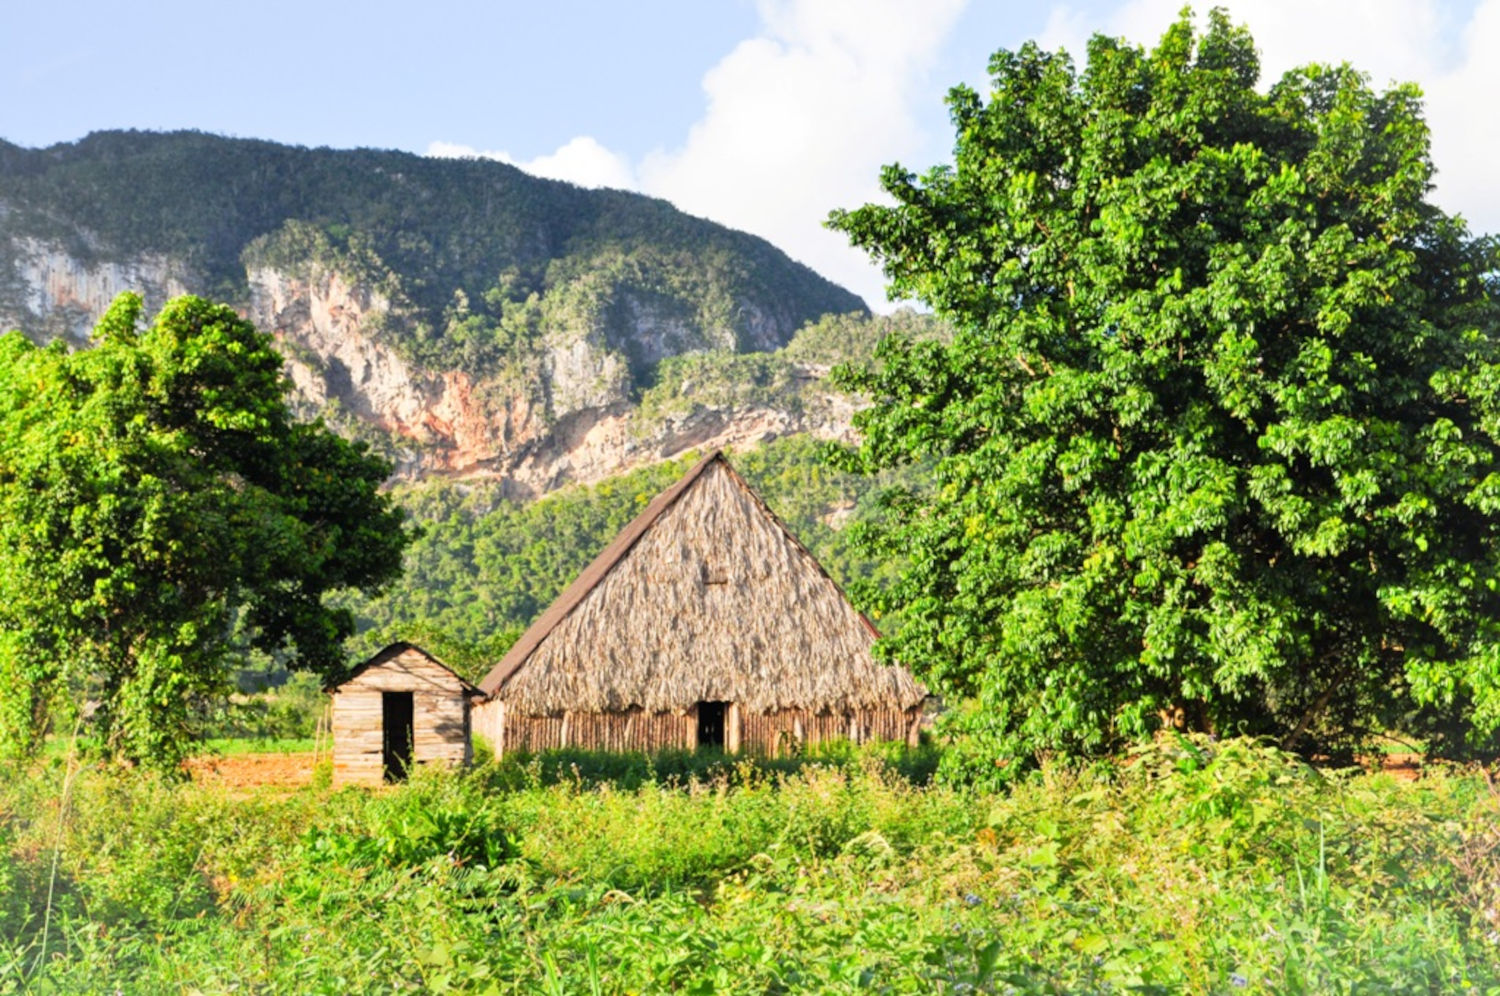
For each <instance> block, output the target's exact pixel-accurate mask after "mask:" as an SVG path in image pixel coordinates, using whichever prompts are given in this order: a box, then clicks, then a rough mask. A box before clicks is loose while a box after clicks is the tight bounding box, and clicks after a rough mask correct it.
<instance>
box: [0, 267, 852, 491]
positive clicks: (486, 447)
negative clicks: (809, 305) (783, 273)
mask: <svg viewBox="0 0 1500 996" xmlns="http://www.w3.org/2000/svg"><path fill="white" fill-rule="evenodd" d="M12 258H13V264H12V269H11V272H10V274H9V275H8V283H7V286H6V288H5V289H4V291H5V292H4V293H3V294H0V301H3V302H4V303H5V304H7V305H9V310H7V311H0V317H4V318H5V319H6V321H7V322H9V324H11V325H14V326H19V327H22V328H25V329H26V330H27V331H28V333H31V334H33V336H35V337H36V338H39V339H53V338H58V337H63V338H66V339H68V340H70V341H72V342H74V343H75V344H81V343H83V342H85V341H86V340H87V337H88V333H89V330H90V329H91V328H92V327H93V324H94V322H95V321H96V320H97V319H98V317H99V315H100V314H102V313H103V311H104V310H105V309H106V308H107V307H108V305H109V303H110V301H111V300H113V298H114V297H115V295H117V294H119V293H120V292H122V291H125V290H135V291H138V292H141V293H143V295H144V296H145V300H146V305H147V308H148V310H153V311H154V310H155V309H157V308H159V307H160V306H161V304H163V303H164V302H165V301H166V300H167V298H169V297H170V296H172V295H175V294H180V293H186V292H189V291H190V290H191V289H192V287H193V284H194V283H195V281H194V278H193V274H191V273H190V272H188V271H187V270H186V269H185V268H184V267H182V266H181V265H180V264H178V263H177V262H175V261H173V260H170V259H166V258H162V257H156V256H150V255H143V256H139V257H133V258H131V259H128V260H123V261H119V260H117V261H108V262H87V261H84V260H82V259H79V258H77V257H75V256H72V255H70V254H69V253H68V252H66V251H65V250H64V249H63V248H62V247H61V246H59V245H54V244H44V243H40V242H37V241H35V240H20V241H18V242H17V243H16V244H15V246H14V252H13V256H12ZM247 279H248V285H249V297H248V301H247V302H246V303H245V305H244V307H243V309H242V310H243V312H244V313H245V315H246V317H248V318H249V319H250V320H251V321H253V322H254V323H255V324H256V326H257V327H259V328H261V329H263V330H265V331H268V332H270V333H271V334H273V335H274V336H275V337H276V340H277V342H278V344H279V345H280V347H281V350H282V352H283V353H284V355H285V356H286V357H287V374H288V376H289V378H290V380H291V384H292V387H293V402H294V404H295V406H296V407H297V408H298V410H299V411H300V412H301V413H302V414H303V415H305V416H308V417H311V416H315V415H321V416H323V417H325V418H327V419H328V420H329V421H330V422H331V423H333V424H335V425H337V426H339V427H341V428H343V429H345V430H346V431H352V432H353V433H354V434H356V435H359V436H362V437H364V438H367V439H370V440H372V441H373V442H375V444H376V445H377V447H378V448H380V449H382V450H384V451H385V452H386V453H388V454H389V455H390V456H391V457H392V458H393V459H394V461H395V463H396V467H397V474H398V476H401V477H406V478H415V477H422V476H427V475H445V476H456V477H469V478H491V479H495V478H498V479H501V480H503V481H505V482H506V484H507V490H509V491H510V492H511V493H513V494H514V495H516V496H517V497H534V496H536V495H539V494H542V493H545V492H547V491H550V490H553V489H555V488H558V487H561V486H563V485H566V484H570V483H591V482H595V481H598V480H601V479H603V478H606V477H609V476H612V475H614V474H618V473H621V472H624V471H627V470H630V469H632V468H634V467H637V466H640V465H642V464H645V463H651V462H655V461H659V460H664V459H669V458H671V457H675V456H677V455H679V454H681V453H683V452H685V451H687V450H690V449H695V448H698V449H703V448H712V447H720V446H743V445H746V444H749V443H754V442H762V441H768V440H770V439H774V438H777V437H780V436H786V435H790V434H794V433H799V432H813V433H816V434H818V435H820V436H824V437H832V438H839V437H847V435H848V433H849V431H850V428H849V419H850V416H851V415H852V409H851V407H850V406H849V404H848V402H847V401H846V400H844V399H841V398H839V397H838V396H836V395H831V394H830V395H828V396H826V397H823V398H821V400H819V401H816V402H815V403H813V404H811V405H799V406H795V407H794V408H791V409H788V410H782V409H779V408H776V407H775V406H772V405H766V404H755V405H747V406H742V407H738V408H715V407H713V406H711V405H689V406H688V407H687V409H686V410H685V411H683V412H681V413H679V414H676V415H673V416H671V417H658V418H656V419H654V420H652V421H651V422H650V424H647V423H646V422H645V421H644V420H643V419H642V417H641V416H640V414H639V412H638V410H637V408H636V406H635V405H634V403H633V402H632V390H633V387H632V385H633V379H632V368H634V369H637V370H639V369H640V368H641V365H643V364H654V363H657V362H659V361H660V360H662V359H665V358H667V357H669V356H673V355H676V354H678V353H680V352H682V351H684V350H686V349H703V348H705V346H715V345H716V346H719V348H725V347H731V348H732V345H733V344H730V343H724V344H718V343H709V342H706V341H705V333H704V332H703V331H702V330H700V329H698V328H696V327H694V326H693V325H692V323H691V322H690V321H688V320H687V319H685V318H683V317H681V316H677V315H674V314H672V313H671V311H670V310H667V309H663V308H660V307H656V306H654V305H653V303H652V302H650V301H640V300H636V301H630V302H628V308H627V310H626V314H627V315H628V324H627V326H626V327H624V328H623V329H622V328H621V326H620V323H619V321H618V319H616V321H615V322H614V324H612V325H611V326H609V327H608V328H604V327H595V326H590V327H577V328H571V327H562V328H553V329H548V330H546V334H545V335H544V337H543V340H542V344H541V349H540V352H539V353H538V355H537V356H536V357H535V358H534V361H533V366H532V368H530V369H529V371H528V372H526V373H524V374H523V375H519V376H518V375H516V374H514V373H512V374H511V375H510V376H509V377H508V378H506V379H498V378H497V379H492V380H479V381H476V380H475V379H474V377H472V376H471V375H470V374H468V373H465V372H463V371H459V370H428V369H423V368H421V367H420V366H417V365H416V364H414V363H413V362H412V361H410V360H409V359H407V358H406V357H405V356H404V355H403V352H402V351H401V350H400V349H398V348H397V346H396V344H395V343H396V341H397V340H396V339H395V336H397V335H398V334H399V331H392V330H393V329H399V327H400V325H401V322H402V315H401V314H400V306H399V304H396V303H393V302H392V301H391V300H390V298H389V297H388V296H387V295H386V294H384V293H383V292H382V291H380V290H379V289H377V288H376V287H374V286H370V285H368V284H365V283H362V282H360V281H358V280H356V279H351V278H350V277H348V276H347V275H345V274H344V273H341V272H339V271H337V270H335V269H332V268H328V267H323V266H319V265H317V264H309V265H305V266H299V267H297V268H296V271H295V272H288V271H287V270H283V269H278V268H276V267H273V266H267V265H253V266H251V267H250V268H249V270H248V271H247ZM18 304H19V306H17V305H18ZM749 317H750V319H751V320H750V321H748V322H747V323H746V324H745V325H744V326H743V327H744V328H746V329H748V330H750V331H749V334H750V335H751V336H752V337H756V336H758V337H762V338H767V339H768V342H769V343H770V344H771V345H772V346H774V345H776V344H777V339H776V338H775V336H774V335H773V334H772V330H770V329H769V327H768V326H766V323H765V322H764V321H762V320H757V319H756V316H754V315H751V316H749ZM38 333H40V334H38Z"/></svg>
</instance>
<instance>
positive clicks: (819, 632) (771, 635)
mask: <svg viewBox="0 0 1500 996" xmlns="http://www.w3.org/2000/svg"><path fill="white" fill-rule="evenodd" d="M877 635H878V634H877V633H876V631H875V627H874V626H873V625H871V624H870V621H869V620H868V619H866V618H865V617H864V616H863V615H862V614H860V612H859V611H858V610H856V609H855V608H854V606H853V605H851V604H849V599H848V598H847V597H846V596H845V595H844V592H843V591H842V590H841V589H840V588H839V586H838V585H837V584H835V583H834V581H833V579H832V578H830V577H829V576H828V573H827V572H826V571H824V570H823V568H822V567H821V566H820V565H819V564H818V562H817V560H816V559H814V557H813V556H812V554H810V553H809V552H808V551H807V550H806V549H805V548H804V547H803V546H802V544H800V543H798V542H797V540H796V538H795V537H793V536H792V534H791V533H790V532H788V531H787V529H786V527H785V526H784V525H783V524H782V523H781V520H779V519H778V518H776V516H775V515H774V514H773V513H772V512H771V510H770V509H769V508H767V507H766V505H765V503H764V502H762V501H761V500H760V498H759V497H758V496H757V495H756V494H755V493H754V492H753V491H752V490H751V489H750V486H749V485H748V484H746V483H745V481H744V479H743V478H741V477H740V476H739V474H737V473H735V471H734V469H733V468H732V467H730V465H729V462H728V461H727V460H726V459H725V458H724V456H723V454H721V453H718V452H715V453H711V454H709V455H708V456H707V457H705V458H704V459H703V460H702V461H700V462H699V463H698V464H697V465H696V466H695V467H693V469H692V470H690V471H688V473H687V474H686V475H685V476H684V477H683V478H682V480H680V481H678V482H677V483H676V484H674V485H672V487H670V488H668V489H667V490H666V491H664V492H662V493H661V494H660V495H658V496H657V497H656V498H655V499H654V500H653V501H652V502H651V504H650V505H648V506H647V507H646V509H645V511H643V512H642V513H641V514H640V515H639V516H638V517H637V518H636V519H635V521H634V522H632V523H631V524H630V525H629V526H627V527H626V528H625V530H624V531H623V532H622V533H620V535H619V536H618V537H616V539H615V540H614V542H613V543H611V544H610V545H609V547H608V548H607V549H605V551H604V552H603V553H601V554H600V555H599V557H598V558H597V559H595V560H594V562H593V563H592V564H590V565H589V566H588V568H587V569H585V570H584V572H583V573H582V574H580V575H579V576H578V579H577V580H575V581H574V582H573V583H572V584H571V585H570V586H569V587H568V588H567V590H566V591H564V592H563V593H562V595H561V596H559V597H558V599H557V601H556V602H554V603H553V604H552V606H551V607H550V608H548V609H547V611H546V612H544V613H543V614H542V616H541V618H539V619H538V620H537V621H536V622H535V623H534V624H533V625H532V626H531V628H530V629H528V630H527V631H526V632H525V634H523V635H522V637H521V639H520V640H519V641H518V642H517V643H516V645H515V646H514V647H512V648H511V651H510V653H508V654H506V655H505V657H504V659H502V660H501V661H500V663H499V664H498V665H496V666H495V668H494V670H493V671H491V672H490V674H489V676H488V677H486V678H485V679H484V680H483V681H482V682H480V688H481V689H482V690H483V691H484V692H485V693H486V694H488V695H491V696H494V697H497V698H500V699H502V700H504V701H505V702H506V703H507V704H508V706H512V707H514V708H516V709H517V710H519V711H520V712H523V713H527V714H532V715H541V714H552V713H558V712H562V711H565V710H575V711H591V712H614V711H620V710H624V709H628V708H631V707H633V706H635V707H640V708H643V709H645V710H647V711H649V712H658V711H667V710H671V711H683V710H686V709H690V708H692V707H693V706H694V705H695V704H696V703H698V702H703V701H725V702H738V703H740V704H741V705H742V706H744V707H746V708H749V709H752V710H755V711H760V712H764V711H769V710H772V709H782V708H787V709H791V708H796V709H813V710H818V709H824V708H831V709H846V708H859V709H876V708H886V709H889V708H901V709H905V708H909V707H911V706H913V705H916V704H917V703H919V702H920V701H921V700H922V699H923V697H925V695H926V694H927V693H926V690H925V689H923V688H922V687H921V686H920V685H918V684H917V683H916V681H914V680H913V679H912V676H911V675H910V674H909V673H908V672H907V671H906V670H905V669H904V668H900V667H892V666H886V665H881V664H879V663H877V662H876V660H875V659H874V657H873V656H872V655H871V653H870V647H871V645H872V644H873V643H874V642H875V639H876V636H877Z"/></svg>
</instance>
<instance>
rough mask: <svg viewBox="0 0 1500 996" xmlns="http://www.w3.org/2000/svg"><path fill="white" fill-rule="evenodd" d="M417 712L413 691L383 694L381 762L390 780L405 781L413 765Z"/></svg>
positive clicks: (381, 701) (381, 698) (386, 778)
mask: <svg viewBox="0 0 1500 996" xmlns="http://www.w3.org/2000/svg"><path fill="white" fill-rule="evenodd" d="M414 712H415V710H414V708H413V704H412V694H411V692H381V693H380V728H381V730H382V731H383V732H384V737H383V739H382V743H381V751H380V761H381V766H382V767H383V768H384V770H385V780H386V781H388V782H400V781H405V780H406V773H407V771H408V769H410V767H411V746H412V739H413V737H412V719H413V714H414Z"/></svg>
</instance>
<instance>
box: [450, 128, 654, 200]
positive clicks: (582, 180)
mask: <svg viewBox="0 0 1500 996" xmlns="http://www.w3.org/2000/svg"><path fill="white" fill-rule="evenodd" d="M427 154H428V155H429V156H439V157H443V158H457V159H472V158H478V159H496V160H499V161H500V162H503V163H510V164H511V165H512V166H518V167H520V168H521V169H524V170H525V171H526V172H528V173H530V174H532V175H533V176H543V177H546V178H548V179H550V180H566V181H568V182H569V183H576V184H578V185H579V186H580V187H619V188H622V189H630V188H633V187H635V174H634V172H633V171H632V170H631V168H630V163H629V162H627V161H626V159H625V157H624V156H620V155H617V154H616V153H614V152H611V151H610V150H609V149H606V148H605V147H604V146H603V145H600V144H599V143H598V142H597V141H595V140H594V139H593V138H590V137H589V136H587V135H580V136H578V137H577V138H574V139H572V140H571V141H569V142H568V143H567V144H566V145H564V146H562V147H561V148H559V149H558V150H557V151H556V152H554V153H552V154H551V155H546V156H538V157H536V158H535V159H528V160H525V161H521V160H518V159H516V158H515V157H514V156H512V155H511V154H510V153H508V152H499V151H481V150H479V149H475V148H473V147H471V146H468V145H458V144H455V143H453V142H433V143H431V144H430V145H428V146H427Z"/></svg>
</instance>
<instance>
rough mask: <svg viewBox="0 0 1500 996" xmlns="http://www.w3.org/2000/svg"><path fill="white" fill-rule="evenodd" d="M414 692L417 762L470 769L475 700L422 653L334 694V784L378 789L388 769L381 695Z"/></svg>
mask: <svg viewBox="0 0 1500 996" xmlns="http://www.w3.org/2000/svg"><path fill="white" fill-rule="evenodd" d="M384 692H411V693H412V739H413V742H412V760H413V761H414V762H415V763H417V764H445V765H450V766H451V765H458V764H467V763H468V762H469V761H470V760H471V759H472V747H471V744H470V735H469V733H470V730H469V701H468V698H467V697H466V695H465V693H464V688H463V685H462V684H460V683H459V681H458V680H457V679H456V678H454V676H453V675H452V674H451V673H449V672H448V671H447V670H445V669H444V668H442V667H441V666H439V665H437V664H434V663H433V662H432V661H431V660H430V659H428V658H427V656H426V655H424V654H422V653H421V652H419V651H416V650H408V651H406V652H405V653H402V654H399V655H397V656H396V657H393V658H392V659H391V660H389V661H386V662H384V663H382V664H379V665H377V666H375V667H371V668H368V669H366V670H365V671H363V672H361V673H360V674H358V675H356V676H355V677H354V678H352V679H351V680H349V681H347V682H345V683H344V684H342V685H340V686H339V687H338V688H337V689H336V690H335V691H334V694H333V709H332V721H333V781H334V784H335V785H344V784H363V785H378V784H380V783H381V782H382V781H383V780H384V778H385V772H384V769H383V767H382V763H381V762H382V757H381V753H382V745H383V741H384V736H385V732H384V729H383V727H382V715H381V712H382V706H381V702H382V699H381V695H382V693H384Z"/></svg>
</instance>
